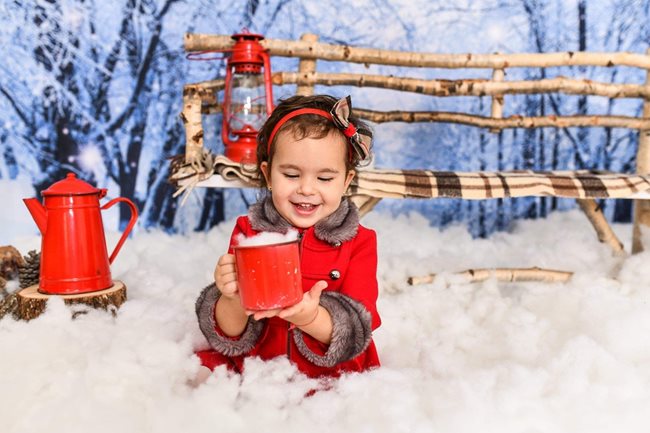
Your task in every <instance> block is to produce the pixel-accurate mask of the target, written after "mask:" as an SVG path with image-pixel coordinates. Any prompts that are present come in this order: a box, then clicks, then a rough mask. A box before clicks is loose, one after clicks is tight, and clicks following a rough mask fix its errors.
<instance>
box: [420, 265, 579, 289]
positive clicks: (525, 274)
mask: <svg viewBox="0 0 650 433" xmlns="http://www.w3.org/2000/svg"><path fill="white" fill-rule="evenodd" d="M437 275H438V274H429V275H425V276H420V277H409V278H408V280H407V282H408V283H409V284H410V285H412V286H414V285H418V284H429V283H432V282H433V281H434V280H435V278H436V276H437ZM452 275H453V276H454V277H461V278H464V279H465V282H467V283H478V282H481V281H485V280H488V279H490V278H496V279H497V281H503V282H524V281H539V282H543V283H565V282H567V281H569V280H570V279H571V277H572V276H573V272H567V271H558V270H554V269H542V268H538V267H534V268H525V269H517V268H497V269H469V270H467V271H463V272H457V273H454V274H452Z"/></svg>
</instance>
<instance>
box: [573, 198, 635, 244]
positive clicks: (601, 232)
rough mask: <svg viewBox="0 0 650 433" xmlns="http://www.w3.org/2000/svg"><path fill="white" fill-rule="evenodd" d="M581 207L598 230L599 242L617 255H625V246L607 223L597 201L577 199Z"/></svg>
mask: <svg viewBox="0 0 650 433" xmlns="http://www.w3.org/2000/svg"><path fill="white" fill-rule="evenodd" d="M576 201H577V202H578V204H579V205H580V209H582V211H583V212H584V213H585V215H586V216H587V218H588V219H589V222H590V223H591V225H592V226H593V227H594V229H595V230H596V233H597V234H598V240H599V241H600V242H602V243H605V244H607V245H609V246H610V247H611V248H612V251H613V252H614V254H616V255H622V254H625V250H623V244H622V243H621V241H620V240H619V239H618V237H616V234H614V231H613V230H612V227H611V226H610V225H609V224H608V223H607V220H606V219H605V216H604V215H603V211H602V209H601V208H599V207H598V204H597V203H596V201H595V200H592V199H576Z"/></svg>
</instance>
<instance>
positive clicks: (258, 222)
mask: <svg viewBox="0 0 650 433" xmlns="http://www.w3.org/2000/svg"><path fill="white" fill-rule="evenodd" d="M248 219H249V220H250V222H251V227H253V229H255V230H257V231H264V232H276V233H286V232H287V230H289V229H290V228H292V226H291V224H289V222H288V221H287V220H285V219H284V218H282V216H281V215H280V214H279V213H278V211H277V209H276V208H275V206H274V205H273V200H272V199H271V197H270V196H267V197H265V198H264V199H263V200H261V201H258V202H257V203H255V204H254V205H252V206H251V207H250V208H249V209H248ZM358 229H359V211H358V210H357V206H356V205H355V204H354V203H352V202H351V201H350V199H349V198H347V197H345V198H343V200H341V205H340V206H339V208H338V209H336V210H335V211H334V213H333V214H332V215H330V216H328V217H327V218H323V219H322V220H320V221H318V222H317V223H316V225H314V235H315V236H316V238H318V239H320V240H321V241H324V242H327V243H329V244H331V245H337V244H340V243H342V242H345V241H349V240H351V239H353V238H354V237H355V236H356V235H357V230H358Z"/></svg>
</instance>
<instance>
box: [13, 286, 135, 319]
mask: <svg viewBox="0 0 650 433" xmlns="http://www.w3.org/2000/svg"><path fill="white" fill-rule="evenodd" d="M52 296H60V297H61V298H63V301H64V302H65V303H66V304H68V305H74V304H85V305H88V306H90V307H92V308H101V309H103V310H109V309H111V308H119V307H120V305H122V304H123V303H124V301H126V286H125V285H124V283H123V282H121V281H113V286H112V287H110V288H108V289H105V290H99V291H96V292H90V293H80V294H75V295H47V294H44V293H41V292H39V291H38V286H37V285H34V286H29V287H27V288H25V289H22V290H21V291H19V292H18V298H17V300H18V305H17V308H16V316H17V317H18V318H19V319H23V320H31V319H34V318H36V317H38V316H39V315H40V314H41V313H43V311H45V307H46V305H47V301H48V300H49V299H50V298H51V297H52Z"/></svg>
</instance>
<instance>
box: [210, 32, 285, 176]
mask: <svg viewBox="0 0 650 433" xmlns="http://www.w3.org/2000/svg"><path fill="white" fill-rule="evenodd" d="M232 38H233V39H234V40H235V44H234V45H233V47H232V51H231V55H230V57H229V58H228V63H227V70H226V85H225V91H224V100H223V107H222V110H223V124H222V129H221V138H222V140H223V144H224V146H225V152H224V153H225V155H226V156H227V157H228V158H230V159H232V160H233V161H237V162H243V163H255V162H256V160H257V158H256V156H255V153H256V148H257V133H258V131H259V130H260V128H261V127H262V125H263V124H264V122H265V121H266V118H267V117H268V116H269V114H271V111H273V87H272V83H271V61H270V58H269V54H268V51H267V50H266V49H265V48H264V47H262V45H261V44H260V42H259V41H261V40H262V39H264V36H262V35H256V34H253V33H245V32H242V33H237V34H234V35H232ZM262 69H264V71H263V72H262Z"/></svg>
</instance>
